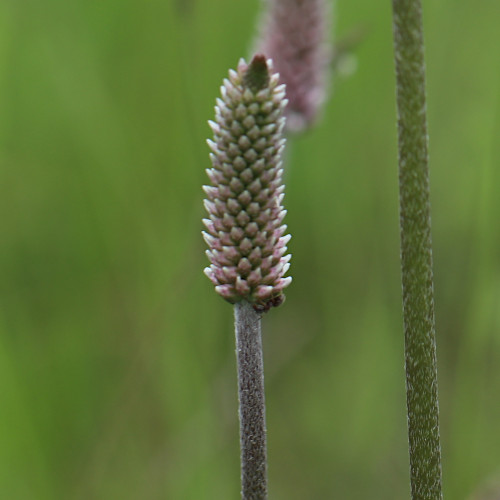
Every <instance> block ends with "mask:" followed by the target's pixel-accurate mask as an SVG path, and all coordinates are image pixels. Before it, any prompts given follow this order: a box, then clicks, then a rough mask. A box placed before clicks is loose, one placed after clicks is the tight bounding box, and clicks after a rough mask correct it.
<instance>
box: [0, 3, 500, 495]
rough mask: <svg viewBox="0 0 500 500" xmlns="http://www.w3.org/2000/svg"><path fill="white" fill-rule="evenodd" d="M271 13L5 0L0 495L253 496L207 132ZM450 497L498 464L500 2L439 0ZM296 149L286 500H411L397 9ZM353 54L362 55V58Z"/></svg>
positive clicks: (433, 77)
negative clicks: (218, 258) (209, 247)
mask: <svg viewBox="0 0 500 500" xmlns="http://www.w3.org/2000/svg"><path fill="white" fill-rule="evenodd" d="M258 7H259V3H258V2H257V1H256V0H253V1H245V2H234V1H233V2H231V1H229V0H211V1H201V0H198V1H196V0H191V1H188V0H178V1H176V2H173V0H170V1H168V0H167V1H159V0H143V1H139V0H99V1H98V0H74V1H67V0H45V1H43V2H40V1H34V0H4V1H2V2H1V3H0V496H1V498H5V499H9V500H31V499H34V500H45V499H47V500H53V499H57V500H58V499H63V500H66V499H69V500H80V499H81V500H83V499H85V500H88V499H115V498H116V499H130V500H134V499H143V498H144V499H153V500H154V499H172V500H184V499H186V500H191V499H208V500H211V499H214V500H215V499H217V500H219V499H222V500H225V499H235V498H238V495H239V449H238V422H237V413H236V411H237V401H236V379H235V360H234V334H233V326H232V308H231V306H230V305H228V304H227V303H225V302H224V301H223V300H222V299H220V297H218V296H217V295H216V294H215V293H214V291H213V287H212V286H211V284H210V282H209V281H208V280H207V279H206V277H205V276H204V275H203V273H202V270H203V268H204V266H205V265H206V264H207V259H206V257H205V255H204V250H205V245H204V243H203V241H202V239H201V236H200V230H201V229H202V225H201V218H202V217H203V216H204V213H203V209H202V198H203V194H202V190H201V185H202V184H203V183H206V182H207V179H206V174H205V172H204V170H205V168H207V167H208V166H209V160H208V148H207V146H206V144H205V139H206V138H207V137H208V136H209V135H210V130H209V127H208V126H207V124H206V121H207V120H208V119H210V118H212V117H213V105H214V101H215V97H216V96H217V94H218V92H219V90H218V88H219V85H220V83H221V81H222V78H223V77H224V76H226V74H227V70H228V69H229V68H230V67H233V68H234V67H235V66H236V64H237V61H238V59H239V58H240V57H241V56H247V55H248V47H249V44H250V41H251V40H252V37H253V36H254V29H255V19H256V15H257V12H258ZM424 9H425V11H424V22H425V36H426V55H427V71H428V74H427V76H428V112H429V114H428V119H429V133H430V157H431V197H432V209H433V214H432V218H433V243H434V266H435V291H436V320H437V339H438V362H439V382H440V407H441V435H442V446H443V469H444V470H443V473H444V491H445V496H446V497H447V498H449V499H450V500H455V499H458V500H460V499H465V498H469V497H470V495H471V494H472V492H473V491H474V490H475V489H476V488H477V487H478V486H479V485H480V484H482V483H483V482H484V481H488V480H490V479H491V478H495V477H496V476H497V474H498V473H499V471H500V424H499V422H500V400H499V397H498V395H499V394H500V229H499V221H498V219H499V215H500V196H499V194H500V160H499V158H500V140H499V137H500V101H499V92H500V64H499V63H500V59H499V58H498V47H499V46H500V31H499V30H498V25H499V22H500V6H499V4H498V2H497V1H496V0H478V1H477V2H468V1H465V0H442V1H440V2H430V1H427V2H424ZM335 17H336V20H335V29H334V32H335V34H336V36H338V37H339V38H342V37H343V36H345V35H348V34H349V33H351V32H352V31H353V30H354V31H356V30H360V31H361V33H363V36H362V40H361V41H360V43H359V45H357V46H356V48H355V49H354V52H353V54H352V58H355V61H356V65H357V69H356V71H355V72H354V73H352V74H351V75H350V76H349V77H344V78H341V77H339V78H337V79H335V81H334V84H333V93H332V98H331V99H330V100H329V102H328V104H327V106H326V108H325V110H324V113H323V118H322V120H321V122H320V123H319V124H318V126H317V127H316V128H315V129H314V130H312V131H310V132H309V133H307V134H305V135H303V136H301V137H299V138H295V139H294V140H293V141H290V142H289V148H288V153H287V154H288V162H289V169H288V171H287V175H286V182H287V196H286V199H285V204H286V207H287V209H288V216H287V223H288V226H289V229H290V232H291V233H292V235H293V238H292V241H291V242H290V246H289V248H290V250H291V252H292V254H293V259H292V268H291V274H292V275H293V278H294V281H293V283H292V285H291V286H290V288H289V291H288V293H287V301H286V303H285V304H284V305H283V306H282V307H280V308H278V309H276V310H272V311H271V312H270V313H269V314H268V315H267V316H266V317H265V318H264V322H263V323H264V324H263V328H264V337H265V338H264V344H265V345H264V349H265V365H266V391H267V404H268V406H267V417H268V441H269V443H268V444H269V481H270V497H271V498H272V499H275V500H285V499H286V500H294V499H297V500H303V499H312V500H315V499H318V500H322V499H330V498H332V499H333V498H336V499H362V498H370V499H372V500H374V499H375V500H376V499H394V500H398V499H403V498H408V497H409V484H408V482H409V473H408V452H407V445H406V415H405V387H404V366H403V360H404V357H403V333H402V317H401V292H400V267H399V229H398V195H397V189H398V186H397V161H396V156H397V154H396V126H395V99H394V97H395V90H394V69H393V62H392V30H391V7H390V2H389V1H387V2H373V1H371V0H363V1H359V2H349V1H347V0H339V1H338V2H337V8H336V16H335ZM352 58H351V62H352V61H353V59H352Z"/></svg>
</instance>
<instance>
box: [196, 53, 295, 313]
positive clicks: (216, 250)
mask: <svg viewBox="0 0 500 500" xmlns="http://www.w3.org/2000/svg"><path fill="white" fill-rule="evenodd" d="M221 97H222V98H221V99H217V105H216V106H215V122H209V124H210V127H211V128H212V131H213V133H214V138H213V141H211V140H208V141H207V142H208V145H209V147H210V149H211V151H212V153H211V154H210V158H211V161H212V168H211V169H209V170H207V173H208V176H209V179H210V181H211V183H212V185H211V186H204V190H205V193H206V196H207V199H206V200H205V209H206V210H207V212H208V215H209V219H204V220H203V222H204V224H205V226H206V229H207V232H204V233H203V236H204V238H205V241H206V243H207V245H208V247H209V250H207V256H208V258H209V260H210V264H211V265H210V266H209V267H207V268H206V269H205V274H206V275H207V276H208V278H209V279H210V280H211V281H212V283H213V284H214V285H215V290H216V292H217V293H219V295H221V296H222V297H223V298H224V299H226V300H227V301H229V302H231V303H233V304H234V303H236V302H239V301H241V300H246V301H248V302H250V303H251V304H252V305H253V307H254V309H255V310H257V311H259V312H263V311H267V310H269V309H270V308H271V307H273V306H277V305H279V304H281V303H282V302H283V299H284V295H283V289H284V288H286V287H287V286H288V285H289V284H290V282H291V281H292V278H290V277H285V274H286V272H287V270H288V268H289V264H288V261H289V260H290V255H287V253H286V251H287V247H286V245H287V243H288V241H289V240H290V236H289V235H285V231H286V226H285V225H284V224H283V219H284V217H285V214H286V211H285V210H284V209H283V206H282V200H283V190H284V186H283V182H282V173H283V170H282V168H281V164H282V163H281V154H282V151H283V147H284V143H285V140H284V139H283V128H284V126H285V118H284V116H283V111H284V108H285V106H286V104H287V100H286V99H285V87H284V85H280V83H279V77H278V75H277V74H276V73H273V69H272V61H271V60H270V59H267V60H266V58H265V56H263V55H256V56H255V57H254V58H253V59H252V61H251V62H250V64H247V63H246V62H245V61H244V60H243V59H241V60H240V62H239V64H238V68H237V71H233V70H231V71H229V79H225V80H224V82H223V85H222V86H221Z"/></svg>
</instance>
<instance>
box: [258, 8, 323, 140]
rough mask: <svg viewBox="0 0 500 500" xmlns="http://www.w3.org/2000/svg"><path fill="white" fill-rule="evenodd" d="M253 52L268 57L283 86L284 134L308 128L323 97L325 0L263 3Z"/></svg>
mask: <svg viewBox="0 0 500 500" xmlns="http://www.w3.org/2000/svg"><path fill="white" fill-rule="evenodd" d="M264 3H265V4H266V6H265V13H264V17H263V19H262V21H261V23H262V28H261V30H260V36H259V40H258V41H257V50H258V51H259V52H262V53H264V54H266V56H267V57H270V58H271V59H272V60H273V62H274V65H275V68H276V71H277V72H278V73H279V75H280V79H281V82H282V83H284V84H285V85H286V92H287V98H288V100H289V104H288V106H287V108H286V110H285V115H286V118H287V125H286V128H287V131H288V132H301V131H303V130H305V129H307V128H308V127H310V126H311V125H312V124H313V123H314V121H315V119H316V117H317V114H318V111H319V109H320V107H321V105H322V104H323V103H324V101H325V98H326V87H327V83H328V72H329V71H328V69H329V66H330V64H331V62H332V48H331V46H330V45H329V40H328V38H329V37H328V31H329V29H330V23H329V19H330V6H329V5H327V1H326V0H266V1H265V2H264Z"/></svg>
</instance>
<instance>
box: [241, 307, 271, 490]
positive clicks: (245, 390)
mask: <svg viewBox="0 0 500 500" xmlns="http://www.w3.org/2000/svg"><path fill="white" fill-rule="evenodd" d="M234 320H235V332H236V360H237V364H238V398H239V416H240V448H241V497H242V498H243V499H244V500H265V499H266V498H267V451H266V409H265V397H264V364H263V359H262V337H261V329H260V314H259V313H257V312H256V311H255V310H254V308H253V306H252V305H251V304H250V303H248V302H247V301H241V302H238V303H237V304H235V306H234Z"/></svg>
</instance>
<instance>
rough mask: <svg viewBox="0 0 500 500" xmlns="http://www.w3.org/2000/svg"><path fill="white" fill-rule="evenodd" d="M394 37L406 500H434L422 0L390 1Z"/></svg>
mask: <svg viewBox="0 0 500 500" xmlns="http://www.w3.org/2000/svg"><path fill="white" fill-rule="evenodd" d="M393 29H394V52H395V62H396V86H397V108H398V139H399V196H400V230H401V267H402V283H403V316H404V329H405V361H406V363H405V365H406V394H407V409H408V438H409V451H410V479H411V493H412V499H413V500H439V499H441V498H442V491H441V445H440V439H439V408H438V385H437V363H436V333H435V321H434V290H433V288H434V287H433V274H432V246H431V218H430V201H429V166H428V153H427V122H426V104H425V64H424V43H423V33H422V32H423V30H422V7H421V3H420V0H393Z"/></svg>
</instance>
